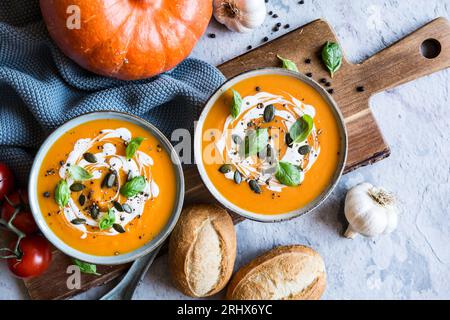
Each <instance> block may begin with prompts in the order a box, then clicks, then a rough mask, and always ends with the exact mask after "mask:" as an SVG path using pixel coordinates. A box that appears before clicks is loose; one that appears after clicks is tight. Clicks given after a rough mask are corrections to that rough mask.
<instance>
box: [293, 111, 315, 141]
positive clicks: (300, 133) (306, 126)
mask: <svg viewBox="0 0 450 320" xmlns="http://www.w3.org/2000/svg"><path fill="white" fill-rule="evenodd" d="M313 126H314V120H313V118H311V117H310V116H308V115H307V114H305V115H303V117H301V118H300V119H298V120H297V121H296V122H295V123H294V124H293V125H292V127H291V129H289V135H290V136H291V139H292V140H293V143H300V142H302V141H305V140H306V139H307V138H308V137H309V135H310V134H311V131H312V129H313Z"/></svg>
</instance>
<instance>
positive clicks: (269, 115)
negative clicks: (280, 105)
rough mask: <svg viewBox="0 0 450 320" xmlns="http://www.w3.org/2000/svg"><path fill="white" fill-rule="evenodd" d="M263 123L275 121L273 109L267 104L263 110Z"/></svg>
mask: <svg viewBox="0 0 450 320" xmlns="http://www.w3.org/2000/svg"><path fill="white" fill-rule="evenodd" d="M263 118H264V121H265V122H271V121H273V119H275V107H274V106H273V105H272V104H269V105H268V106H267V107H266V108H265V109H264V116H263Z"/></svg>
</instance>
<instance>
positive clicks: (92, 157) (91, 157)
mask: <svg viewBox="0 0 450 320" xmlns="http://www.w3.org/2000/svg"><path fill="white" fill-rule="evenodd" d="M83 158H84V160H86V161H87V162H90V163H97V157H96V156H95V155H93V154H92V153H90V152H86V153H85V154H83Z"/></svg>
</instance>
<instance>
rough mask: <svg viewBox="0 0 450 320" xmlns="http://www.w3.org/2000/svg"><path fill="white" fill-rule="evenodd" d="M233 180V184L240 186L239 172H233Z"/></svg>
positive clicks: (240, 176) (240, 177)
mask: <svg viewBox="0 0 450 320" xmlns="http://www.w3.org/2000/svg"><path fill="white" fill-rule="evenodd" d="M233 179H234V182H236V184H241V182H242V175H241V173H240V172H239V171H237V170H236V171H235V172H234V177H233Z"/></svg>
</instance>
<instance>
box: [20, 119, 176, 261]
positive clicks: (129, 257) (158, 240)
mask: <svg viewBox="0 0 450 320" xmlns="http://www.w3.org/2000/svg"><path fill="white" fill-rule="evenodd" d="M99 119H119V120H122V121H127V122H131V123H134V124H136V125H138V126H140V127H142V128H144V129H145V130H147V131H148V132H149V133H151V134H152V135H153V136H154V137H156V138H157V139H158V140H159V141H160V143H161V146H162V147H163V148H164V149H165V150H166V151H167V152H168V154H169V155H171V157H172V162H173V167H174V170H175V175H176V179H177V198H176V202H175V204H174V210H173V212H172V215H171V217H170V219H169V221H168V223H167V224H166V226H165V227H164V229H163V230H162V231H161V232H160V233H159V234H158V235H157V236H156V237H155V238H154V239H153V240H151V241H150V242H148V243H146V244H145V245H143V246H142V247H141V248H139V249H137V250H135V251H132V252H129V253H126V254H122V255H118V256H95V255H90V254H86V253H83V252H81V251H78V250H76V249H74V248H72V247H70V246H68V245H67V244H66V243H65V242H63V241H62V240H60V239H59V238H58V237H57V236H56V235H55V234H54V233H53V231H52V230H51V229H50V228H49V227H48V225H47V223H46V221H45V219H44V217H43V216H42V212H41V210H40V208H39V203H38V195H37V192H36V190H37V179H38V174H39V169H40V167H41V164H42V161H43V160H44V158H45V156H46V154H47V152H48V150H49V149H50V147H51V146H52V145H53V144H54V143H55V141H56V140H58V139H59V138H60V137H61V135H63V134H64V133H66V132H67V131H69V130H70V129H72V128H74V127H76V126H78V125H80V124H82V123H85V122H88V121H92V120H99ZM28 192H29V198H30V207H31V211H32V213H33V216H34V219H35V220H36V223H37V225H38V226H39V228H40V229H41V231H42V233H43V234H44V235H45V237H46V238H47V239H48V240H49V241H50V242H51V243H52V244H53V245H54V246H55V247H57V248H58V249H59V250H61V251H62V252H64V253H65V254H67V255H69V256H71V257H74V258H77V259H79V260H82V261H86V262H90V263H95V264H103V265H115V264H123V263H127V262H130V261H134V260H136V259H138V258H140V257H142V256H144V255H146V254H148V253H150V252H152V251H153V250H155V248H158V247H159V246H160V245H161V244H162V243H163V242H164V240H165V239H166V238H167V237H168V236H169V234H170V232H171V231H172V230H173V228H174V227H175V224H176V223H177V221H178V218H179V216H180V213H181V209H182V207H183V200H184V176H183V170H182V167H181V162H180V159H179V158H178V155H177V154H176V152H175V150H174V149H173V147H172V145H171V144H170V142H169V141H168V140H167V139H166V137H165V136H164V135H163V134H162V133H161V132H160V131H159V130H158V129H157V128H156V127H154V126H153V125H151V124H150V123H148V122H147V121H145V120H143V119H141V118H138V117H135V116H132V115H128V114H125V113H119V112H110V111H104V112H94V113H88V114H85V115H82V116H80V117H77V118H74V119H72V120H70V121H68V122H66V123H65V124H63V125H62V126H61V127H59V128H58V129H57V130H55V131H54V132H53V133H52V134H51V135H50V136H49V137H48V138H47V140H46V141H45V142H44V143H43V144H42V146H41V148H40V149H39V151H38V153H37V155H36V158H35V160H34V163H33V167H32V169H31V174H30V181H29V187H28Z"/></svg>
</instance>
